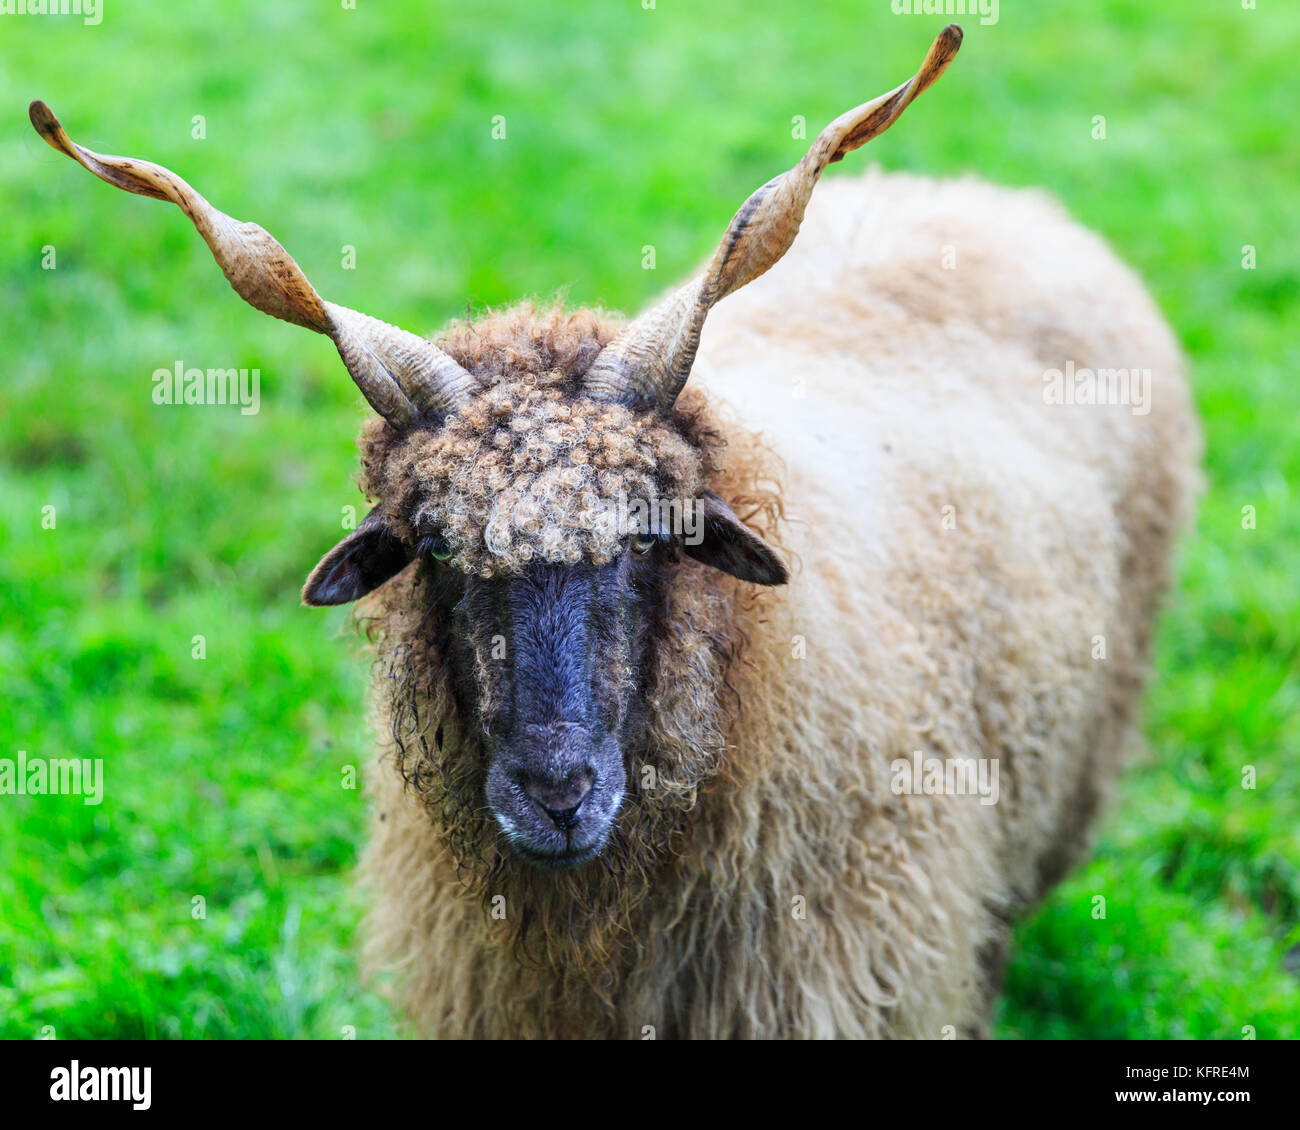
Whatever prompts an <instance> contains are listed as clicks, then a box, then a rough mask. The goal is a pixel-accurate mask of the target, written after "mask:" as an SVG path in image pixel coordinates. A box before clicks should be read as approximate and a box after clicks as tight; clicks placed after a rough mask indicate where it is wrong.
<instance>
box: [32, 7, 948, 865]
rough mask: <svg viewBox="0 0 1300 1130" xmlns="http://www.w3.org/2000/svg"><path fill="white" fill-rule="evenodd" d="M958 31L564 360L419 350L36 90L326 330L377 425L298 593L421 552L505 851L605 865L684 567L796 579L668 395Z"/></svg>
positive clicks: (242, 276) (421, 571)
mask: <svg viewBox="0 0 1300 1130" xmlns="http://www.w3.org/2000/svg"><path fill="white" fill-rule="evenodd" d="M960 43H961V31H960V29H959V28H957V27H956V26H955V25H954V26H949V27H947V28H945V29H944V31H943V32H942V33H941V34H940V35H939V37H938V38H937V39H936V40H935V41H934V44H933V45H932V46H931V48H930V50H929V52H928V54H927V55H926V58H925V60H924V62H923V63H922V66H921V68H920V70H919V71H918V72H917V74H916V75H914V76H913V77H912V78H911V79H909V80H908V81H907V82H905V83H904V84H902V85H901V86H899V87H898V88H897V89H895V90H893V91H891V92H890V93H888V94H885V95H883V96H881V97H880V98H877V99H875V100H873V101H871V102H868V103H865V104H864V105H862V106H859V107H857V108H856V109H854V110H850V111H849V112H848V113H846V114H844V115H842V116H841V117H839V118H837V119H836V120H835V121H834V122H832V123H831V124H830V125H829V126H828V127H827V128H826V129H825V130H824V131H823V132H822V133H821V134H820V135H819V136H818V138H817V139H816V141H815V142H814V143H813V145H812V147H811V148H810V149H809V151H808V153H807V155H806V156H805V157H804V158H803V159H802V160H801V161H800V162H799V163H798V165H796V166H795V167H794V168H793V169H791V170H790V171H788V172H786V173H784V174H783V175H781V176H779V177H777V178H775V179H774V180H772V181H769V182H768V183H767V184H765V185H764V186H763V187H762V188H760V189H758V191H757V192H755V193H754V194H753V195H752V196H751V197H750V198H749V199H748V200H747V201H746V202H745V204H744V205H743V206H742V207H741V209H740V210H739V211H738V212H737V213H736V215H735V217H734V218H733V219H732V221H731V224H730V225H729V227H728V228H727V231H726V233H725V235H724V237H723V240H722V242H721V244H720V245H719V247H718V249H717V251H716V253H715V254H714V255H713V257H712V259H711V260H710V261H709V263H708V265H707V266H706V268H705V270H704V271H703V272H702V273H701V274H700V275H699V276H698V277H697V278H695V279H694V280H692V281H691V282H690V283H688V284H687V285H686V286H684V287H682V288H681V289H680V290H678V291H676V292H674V293H673V294H670V295H669V296H668V297H667V298H666V299H664V300H663V301H661V302H659V303H658V304H657V305H655V306H654V307H652V308H651V309H650V310H649V311H648V312H647V313H645V314H643V315H642V316H640V317H639V318H637V319H635V320H634V321H632V322H631V323H629V324H628V325H626V326H625V327H623V328H622V329H619V328H618V327H615V326H613V325H612V324H611V323H607V322H604V321H603V320H602V319H600V318H599V317H598V316H597V315H594V314H590V313H588V314H587V315H586V317H587V319H588V320H587V322H585V323H584V325H586V327H587V328H586V331H585V332H582V333H578V334H577V335H576V336H574V335H572V334H570V335H568V338H565V335H564V334H561V335H560V336H561V338H564V339H565V340H569V338H572V340H571V341H570V347H566V348H564V349H557V348H555V344H554V341H553V340H549V339H547V338H546V335H545V334H541V335H538V334H536V333H534V334H532V335H531V336H530V335H529V332H528V327H527V326H526V325H523V324H520V323H519V320H518V319H515V321H514V322H511V323H510V328H509V330H508V332H506V331H502V332H501V335H499V336H501V341H500V342H498V344H499V345H500V346H501V348H497V349H493V348H492V342H491V341H488V342H487V343H486V345H485V344H484V342H483V341H480V342H479V343H478V345H477V346H475V347H474V348H470V347H469V346H468V345H467V344H466V342H465V340H461V341H460V345H459V347H457V348H453V347H452V346H451V345H450V344H449V340H450V337H454V336H455V335H454V334H451V335H450V337H449V336H448V335H444V337H443V338H442V339H440V341H439V342H438V343H435V342H431V341H426V340H424V339H422V338H419V337H417V336H415V335H413V334H410V333H407V332H405V331H404V330H401V329H398V328H397V327H396V326H392V325H389V324H388V323H385V322H381V321H378V320H377V319H374V318H371V317H368V316H366V315H364V314H360V313H358V312H357V311H354V310H350V309H347V308H346V307H342V306H337V305H335V304H333V303H331V302H327V301H324V300H323V299H321V297H320V296H319V295H318V294H317V293H316V290H315V289H314V288H313V287H312V285H311V283H310V282H309V281H308V280H307V278H306V276H305V275H304V274H303V272H302V270H301V269H300V268H299V267H298V265H297V264H296V263H295V262H294V260H293V259H292V258H291V257H290V256H289V254H288V253H287V252H286V251H285V250H284V248H283V247H281V246H280V244H279V243H277V242H276V241H275V239H273V238H272V237H271V236H270V235H269V234H268V233H267V232H266V231H265V230H263V229H262V228H260V227H258V226H257V225H256V224H249V223H242V222H240V221H237V220H234V219H232V218H231V217H230V216H227V215H226V214H224V213H222V212H220V211H218V210H217V209H215V208H213V207H212V206H211V205H210V204H209V203H208V202H207V201H206V200H204V198H203V197H202V196H201V195H199V193H197V192H196V191H195V190H194V189H193V188H191V187H190V186H189V185H188V184H186V183H185V181H183V180H181V179H180V178H179V177H178V176H176V175H175V174H174V173H172V172H170V171H169V170H167V169H165V168H162V167H161V166H159V165H155V164H152V163H150V162H147V161H141V160H136V159H132V158H123V157H111V156H104V155H102V154H98V153H94V152H92V151H91V150H89V149H86V148H83V147H82V146H80V145H77V144H76V143H74V142H73V141H71V140H70V139H69V137H68V135H67V134H66V133H65V132H64V130H63V127H62V126H61V125H60V124H59V122H58V120H57V119H56V118H55V117H54V115H53V113H51V112H50V110H49V108H48V107H47V106H46V105H45V104H44V103H42V102H33V103H32V105H31V108H30V115H31V120H32V124H33V125H34V126H35V127H36V129H37V131H38V132H39V133H40V134H41V136H42V137H43V138H45V140H46V141H47V142H49V144H50V145H52V146H53V147H54V148H56V149H58V150H59V151H60V152H62V153H64V154H66V155H67V156H69V157H71V158H72V159H73V160H75V161H77V162H78V163H79V164H80V165H82V166H83V167H84V168H86V169H88V170H89V171H90V172H92V173H94V174H95V175H96V176H98V177H99V178H100V179H102V180H104V181H106V182H108V183H109V184H112V185H114V186H116V187H118V188H121V189H124V190H125V191H128V192H133V193H138V194H140V195H144V196H150V197H153V198H155V199H159V200H168V201H171V202H172V203H174V204H176V205H178V206H179V207H180V208H181V210H182V211H183V212H184V213H185V215H186V216H188V217H189V219H190V220H191V222H192V223H193V224H194V226H195V227H196V228H197V229H198V231H199V234H200V235H202V236H203V238H204V240H205V241H206V242H207V244H208V246H209V247H210V248H211V250H212V253H213V255H214V256H215V258H216V260H217V262H218V263H219V264H220V266H221V268H222V271H223V272H224V273H225V275H226V278H227V279H228V280H229V282H230V283H231V285H232V286H233V287H234V289H235V290H236V291H237V292H238V293H239V295H240V296H241V297H242V298H244V299H245V300H246V301H247V302H249V303H250V304H251V305H253V306H255V307H257V308H258V309H259V310H262V311H264V312H266V313H268V314H271V315H273V316H275V317H277V318H281V319H283V320H285V321H288V322H293V323H294V324H296V325H300V326H304V327H306V328H308V329H311V330H314V331H316V332H317V333H321V334H325V335H327V336H328V337H330V338H331V339H332V340H333V341H334V343H335V345H336V346H337V348H338V351H339V354H340V356H341V357H342V359H343V362H344V364H345V365H346V366H347V369H348V371H349V373H351V375H352V377H353V379H354V380H355V381H356V383H357V385H358V387H359V388H360V389H361V392H362V393H363V394H364V396H365V398H366V399H367V400H368V401H369V403H370V404H371V406H372V407H373V408H374V409H375V411H376V412H377V413H378V414H379V416H380V418H381V419H380V420H379V421H376V422H374V423H373V424H372V425H368V427H367V432H366V433H365V436H364V437H363V450H364V452H365V455H364V457H363V464H364V466H363V479H364V482H363V485H364V486H365V487H366V489H367V492H368V494H370V496H371V497H373V498H375V499H377V500H378V501H377V505H376V506H375V507H374V509H373V510H372V511H371V512H370V514H369V515H368V516H367V518H366V519H365V520H364V521H363V522H362V523H361V525H360V526H359V527H358V528H357V529H356V530H355V531H354V532H352V533H351V534H350V535H349V536H348V537H346V538H345V539H344V540H343V541H342V542H340V543H339V544H338V545H337V546H336V547H335V548H334V549H332V550H331V551H330V552H329V553H327V554H326V555H325V557H324V558H323V559H322V560H321V562H320V564H319V565H317V567H316V568H315V570H314V571H313V572H312V574H311V576H310V577H309V578H308V580H307V584H306V586H305V588H304V590H303V599H304V601H305V602H306V603H307V604H312V605H327V604H340V603H345V602H350V601H354V600H357V599H358V598H361V597H363V596H365V595H367V594H368V593H370V592H372V591H374V590H376V589H379V588H380V587H381V586H384V585H385V584H386V583H387V582H390V581H393V580H394V578H395V577H397V575H398V574H404V573H405V571H406V570H407V568H408V566H410V565H412V563H416V562H418V563H419V564H418V568H417V570H416V573H417V574H418V577H419V581H418V583H415V584H410V583H406V587H405V588H404V589H403V591H404V592H406V593H409V598H410V600H411V601H412V602H414V603H415V604H416V605H418V607H417V608H415V609H414V610H412V615H414V616H415V617H416V619H417V620H419V621H420V622H421V623H425V620H427V623H426V626H425V627H424V628H422V629H421V631H424V632H425V634H426V635H433V636H436V637H438V638H437V639H436V641H434V642H436V645H437V648H438V654H439V655H440V657H441V658H440V660H439V661H440V662H442V663H445V665H446V666H447V668H448V673H449V678H448V680H447V681H448V684H449V685H450V686H451V687H452V688H453V697H454V699H455V702H454V704H452V705H454V709H455V713H456V715H457V719H458V724H459V726H460V728H461V729H462V730H472V731H473V732H474V734H475V735H476V736H477V746H478V748H480V749H481V750H483V751H485V756H484V757H483V758H482V765H483V772H482V775H481V780H479V781H476V782H474V783H473V784H472V786H471V788H470V790H469V792H468V793H467V794H465V796H464V798H463V801H464V805H465V806H466V807H473V808H474V809H476V810H477V809H479V808H481V804H482V798H483V797H484V796H486V799H487V802H488V805H489V808H490V810H491V812H492V815H493V816H494V817H495V822H496V825H497V826H498V828H499V829H500V830H501V831H502V832H503V833H504V835H505V837H506V839H507V840H508V841H509V842H510V844H511V845H512V846H513V847H514V849H515V850H516V851H517V853H518V854H520V855H523V856H524V857H526V858H528V859H531V860H534V861H536V862H541V863H545V864H548V865H550V866H554V867H563V866H570V865H573V864H576V863H580V862H582V861H584V860H586V859H589V858H591V857H592V856H594V855H596V854H599V853H600V851H601V850H602V848H603V847H604V845H605V844H606V841H607V840H608V838H609V836H610V835H611V830H612V829H613V828H614V826H615V822H616V819H617V817H618V814H619V810H620V806H621V805H622V803H623V798H624V795H625V784H626V782H625V768H624V766H625V749H626V747H627V744H628V740H629V735H630V734H632V733H634V732H635V731H636V730H637V728H638V727H639V726H642V725H644V720H645V716H646V711H647V703H646V698H647V686H648V684H649V681H650V678H651V672H652V671H653V668H654V663H655V649H656V647H657V646H659V642H660V641H661V640H662V638H663V635H664V633H665V632H668V631H671V630H672V629H671V627H670V626H665V625H663V624H662V622H661V618H662V611H663V609H664V608H665V607H667V606H668V604H669V603H670V601H669V599H668V597H669V592H668V588H669V586H670V585H671V584H672V578H673V576H674V575H675V570H676V569H678V568H679V567H680V566H681V565H682V564H683V562H682V558H683V557H690V558H694V559H695V560H696V561H697V562H700V563H702V564H704V565H706V566H711V567H714V568H717V569H720V570H722V571H724V572H726V573H730V574H731V575H733V576H735V577H737V578H740V579H741V580H742V581H746V582H753V583H756V584H760V585H778V584H783V583H785V582H786V580H787V579H788V574H787V570H786V568H785V566H784V565H783V564H782V562H781V561H780V559H779V558H778V557H777V555H776V553H775V552H774V551H773V550H772V549H771V548H770V547H769V546H768V545H767V544H766V543H765V542H764V541H763V540H762V538H761V537H759V535H758V534H757V533H755V532H754V531H753V530H751V529H750V528H749V527H748V526H747V525H746V524H745V523H744V522H742V521H741V520H740V519H738V518H737V517H736V515H735V514H734V513H733V512H732V511H731V509H730V507H729V506H728V505H727V503H726V501H724V500H723V499H722V498H720V497H718V496H717V495H715V494H713V493H712V491H711V490H710V482H711V476H712V474H713V472H714V471H715V470H716V464H715V463H714V462H713V455H714V451H713V450H711V445H710V441H709V440H708V438H707V429H703V430H702V429H701V428H699V427H698V426H696V424H695V423H694V422H693V421H694V417H693V416H692V414H691V413H689V412H683V411H682V410H681V408H680V406H679V405H678V398H679V396H680V394H681V392H682V389H683V386H684V385H685V383H686V380H687V378H688V376H689V374H690V370H691V366H692V363H693V361H694V358H695V353H696V349H697V347H698V345H699V340H700V333H701V330H702V328H703V325H704V321H705V318H706V316H707V314H708V311H709V310H710V308H711V307H712V306H713V305H714V304H715V303H716V302H718V301H719V300H720V299H722V298H724V297H725V296H726V295H728V294H730V293H732V292H733V291H735V290H736V289H738V288H739V287H741V286H743V285H745V283H747V282H749V281H751V280H752V279H755V278H757V277H758V276H760V275H761V274H763V273H764V272H765V271H767V270H768V269H769V268H770V267H772V265H773V264H775V263H776V261H777V260H778V259H780V258H781V256H782V255H784V254H785V252H786V251H787V250H788V249H789V247H790V246H791V244H792V242H793V240H794V238H795V235H796V234H797V232H798V229H799V224H800V222H801V220H802V218H803V214H804V209H805V207H806V205H807V203H808V200H809V198H810V196H811V194H812V190H813V187H814V186H815V184H816V182H817V179H818V178H819V176H820V175H821V172H822V170H823V169H824V168H825V167H826V165H828V164H830V163H832V162H834V161H838V160H840V159H841V158H842V157H843V156H844V155H845V154H847V153H849V152H851V151H852V150H854V149H856V148H857V147H858V146H860V145H862V144H864V143H865V142H867V141H869V140H870V139H871V138H873V137H875V136H876V135H877V134H879V133H881V132H882V131H883V130H885V129H887V128H888V127H889V126H890V125H892V124H893V122H894V121H896V120H897V118H898V117H899V115H900V114H901V113H902V112H903V110H905V109H906V108H907V106H908V105H910V104H911V102H912V101H913V100H914V99H915V98H916V97H917V96H918V95H919V94H920V93H921V92H922V91H924V90H925V89H926V88H927V87H928V86H929V85H930V84H931V83H932V82H933V81H934V80H935V79H936V78H937V77H938V76H939V75H940V74H941V73H942V72H943V70H944V69H945V68H946V66H947V65H948V63H949V62H950V61H951V60H952V58H953V56H954V55H955V54H956V52H957V49H958V47H959V46H960ZM580 315H581V312H580ZM507 321H509V319H507ZM521 335H522V338H524V339H527V340H525V341H523V344H522V346H521V344H520V341H521ZM463 337H464V335H462V338H463ZM486 337H491V335H490V334H487V335H486ZM548 341H549V343H548ZM715 438H716V437H715ZM715 446H716V445H715ZM409 580H410V578H409V576H408V578H407V581H408V582H409ZM426 614H427V615H426ZM421 617H425V620H421ZM439 732H441V727H439Z"/></svg>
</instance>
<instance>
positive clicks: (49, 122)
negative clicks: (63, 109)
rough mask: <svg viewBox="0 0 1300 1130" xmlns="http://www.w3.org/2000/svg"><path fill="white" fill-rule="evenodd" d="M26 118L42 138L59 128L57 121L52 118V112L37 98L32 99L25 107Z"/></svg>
mask: <svg viewBox="0 0 1300 1130" xmlns="http://www.w3.org/2000/svg"><path fill="white" fill-rule="evenodd" d="M27 116H28V117H29V118H31V120H32V125H33V126H34V127H35V129H36V132H37V133H39V134H40V135H41V136H42V137H45V136H48V135H49V134H51V133H53V132H55V131H56V130H57V129H58V128H59V119H58V118H56V117H55V116H54V111H53V110H51V109H50V108H49V107H48V106H47V105H45V103H44V102H42V101H41V100H40V99H39V98H36V99H34V100H33V101H32V104H31V105H30V106H28V107H27Z"/></svg>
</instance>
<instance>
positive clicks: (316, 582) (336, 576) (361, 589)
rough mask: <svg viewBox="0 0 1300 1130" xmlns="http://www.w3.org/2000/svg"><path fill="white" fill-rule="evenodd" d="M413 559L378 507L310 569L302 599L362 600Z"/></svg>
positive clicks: (317, 603)
mask: <svg viewBox="0 0 1300 1130" xmlns="http://www.w3.org/2000/svg"><path fill="white" fill-rule="evenodd" d="M410 562H411V551H410V550H409V549H407V547H406V546H405V545H403V544H402V542H401V541H400V540H398V538H397V537H395V536H394V535H393V532H392V530H390V529H389V528H388V523H387V522H385V521H384V518H383V516H382V515H381V514H380V513H379V508H378V507H375V509H373V510H372V511H370V513H369V514H367V515H366V519H365V521H364V522H362V523H361V525H359V526H358V527H357V528H356V529H355V530H353V531H352V533H350V534H348V536H347V537H345V538H344V539H343V540H342V541H341V542H339V543H338V545H336V546H335V547H334V548H333V549H331V550H330V551H329V552H328V553H327V554H325V556H324V557H322V558H321V561H320V564H319V565H317V566H316V568H315V569H313V570H312V571H311V576H310V577H308V578H307V583H306V584H305V585H303V587H302V602H303V604H310V605H315V606H320V605H326V604H347V603H348V602H350V601H353V600H359V599H360V598H361V597H363V596H365V595H366V593H368V592H371V591H373V590H374V589H377V588H378V587H379V586H380V585H382V584H383V583H384V582H385V581H387V580H389V579H390V578H392V577H395V576H396V575H397V574H398V573H400V572H401V571H402V570H403V569H405V568H406V566H407V565H408V564H410Z"/></svg>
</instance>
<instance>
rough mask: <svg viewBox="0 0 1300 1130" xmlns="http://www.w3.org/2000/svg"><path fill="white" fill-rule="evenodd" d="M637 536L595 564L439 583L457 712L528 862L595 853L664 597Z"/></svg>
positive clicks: (562, 863)
mask: <svg viewBox="0 0 1300 1130" xmlns="http://www.w3.org/2000/svg"><path fill="white" fill-rule="evenodd" d="M647 540H648V539H647ZM645 545H646V542H645V541H642V542H638V543H637V544H636V545H635V546H631V547H629V548H628V549H627V550H626V551H625V552H624V553H622V554H621V555H620V556H619V557H617V558H616V559H615V560H614V561H612V562H611V563H609V564H607V565H601V566H596V565H590V564H578V565H538V566H536V567H534V568H532V569H530V570H529V571H527V572H526V573H524V574H523V575H521V576H517V577H509V578H502V579H491V580H483V579H481V578H477V577H466V576H463V575H460V574H454V575H452V576H449V577H446V578H442V579H441V581H440V583H439V584H438V586H437V588H438V590H439V599H441V600H445V601H450V602H452V604H451V608H450V611H451V617H450V622H451V626H452V632H451V637H452V638H451V640H450V641H449V644H450V649H449V650H450V655H449V660H450V666H451V675H452V684H453V686H454V687H455V688H457V689H458V691H457V693H458V699H459V700H460V703H459V708H460V710H461V711H462V713H463V715H465V716H469V717H473V718H474V719H475V721H476V723H477V725H478V726H479V727H480V728H481V731H482V737H483V741H484V746H485V748H486V750H487V753H488V769H487V779H486V782H485V796H486V800H487V804H488V807H489V809H490V810H491V813H492V816H493V818H494V819H495V821H496V823H497V825H498V827H499V828H500V829H501V832H502V834H503V835H504V836H505V837H506V838H507V839H508V840H509V842H510V844H511V846H512V848H513V849H514V850H515V851H516V852H517V853H518V854H519V855H521V856H523V857H524V858H526V859H529V860H531V861H533V862H535V863H539V864H542V865H545V866H549V867H570V866H574V865H576V864H579V863H582V862H584V861H586V860H588V859H591V858H592V857H593V856H595V855H597V854H599V853H600V851H601V849H602V848H603V847H604V846H605V841H606V840H607V839H608V837H609V834H610V830H611V828H612V827H613V824H614V820H615V818H616V817H617V815H618V810H619V806H620V804H621V803H622V801H623V794H624V791H625V787H626V768H625V763H624V758H625V755H626V752H627V749H628V746H629V744H630V740H631V738H632V736H633V735H634V734H635V732H636V726H637V722H638V719H639V718H640V716H641V714H642V710H643V701H644V695H643V688H644V682H645V679H644V675H645V672H644V667H645V659H646V656H647V653H648V651H649V649H650V646H651V640H652V637H653V635H654V632H655V627H656V622H657V614H658V609H661V608H662V606H663V600H662V598H661V596H660V593H659V585H660V581H661V576H660V566H659V561H658V557H659V552H658V549H657V546H655V545H653V544H651V545H650V546H649V547H648V548H644V549H643V551H642V552H638V548H642V547H644V546H645ZM466 691H469V692H470V693H464V692H466Z"/></svg>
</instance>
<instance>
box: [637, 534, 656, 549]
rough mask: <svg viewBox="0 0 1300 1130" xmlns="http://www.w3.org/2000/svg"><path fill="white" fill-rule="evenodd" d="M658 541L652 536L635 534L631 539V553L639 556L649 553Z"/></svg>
mask: <svg viewBox="0 0 1300 1130" xmlns="http://www.w3.org/2000/svg"><path fill="white" fill-rule="evenodd" d="M658 540H659V539H658V538H657V537H655V536H654V534H637V535H636V537H634V538H633V539H632V552H633V553H640V554H646V553H649V552H650V551H651V550H652V549H654V547H655V544H656V543H657V542H658Z"/></svg>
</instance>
